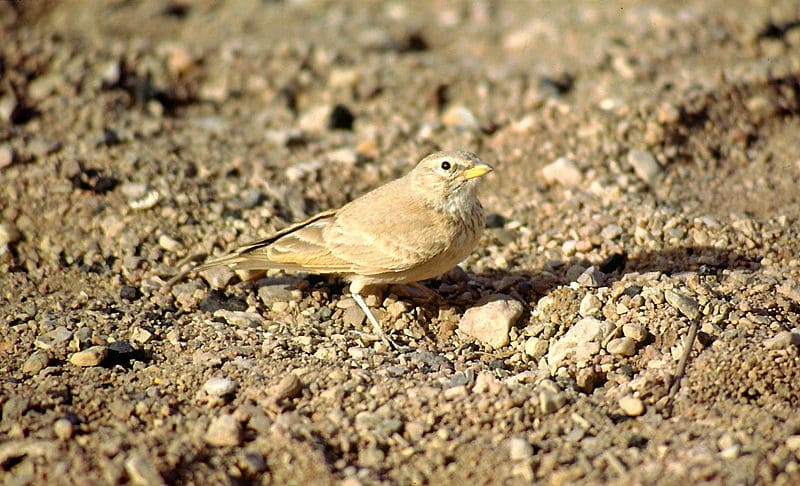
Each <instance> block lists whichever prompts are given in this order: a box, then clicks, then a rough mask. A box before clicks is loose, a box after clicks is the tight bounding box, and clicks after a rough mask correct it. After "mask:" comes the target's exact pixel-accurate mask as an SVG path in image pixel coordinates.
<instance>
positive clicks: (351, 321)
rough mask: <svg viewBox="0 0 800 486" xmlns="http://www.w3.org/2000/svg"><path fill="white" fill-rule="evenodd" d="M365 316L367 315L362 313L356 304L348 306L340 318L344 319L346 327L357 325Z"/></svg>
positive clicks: (362, 321) (360, 323) (361, 322)
mask: <svg viewBox="0 0 800 486" xmlns="http://www.w3.org/2000/svg"><path fill="white" fill-rule="evenodd" d="M366 318H367V316H366V315H364V312H363V311H362V310H361V308H360V307H357V306H353V307H348V308H347V309H345V310H344V313H343V314H342V320H343V321H344V324H345V326H348V327H359V326H361V325H362V324H363V323H364V320H365V319H366Z"/></svg>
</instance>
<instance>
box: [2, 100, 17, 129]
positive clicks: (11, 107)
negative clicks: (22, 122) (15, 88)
mask: <svg viewBox="0 0 800 486" xmlns="http://www.w3.org/2000/svg"><path fill="white" fill-rule="evenodd" d="M17 106H19V103H18V102H17V97H16V96H14V94H13V93H9V94H7V95H6V96H0V121H4V122H8V123H11V122H13V116H14V112H15V111H16V110H17Z"/></svg>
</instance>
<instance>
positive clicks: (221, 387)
mask: <svg viewBox="0 0 800 486" xmlns="http://www.w3.org/2000/svg"><path fill="white" fill-rule="evenodd" d="M237 386H238V385H237V383H236V382H235V381H233V380H231V379H230V378H220V377H214V378H209V379H208V381H206V382H205V383H204V384H203V391H205V392H206V393H207V394H209V395H211V396H212V397H224V396H225V395H230V394H231V393H233V392H234V391H236V387H237Z"/></svg>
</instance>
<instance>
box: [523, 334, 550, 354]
mask: <svg viewBox="0 0 800 486" xmlns="http://www.w3.org/2000/svg"><path fill="white" fill-rule="evenodd" d="M548 346H549V343H548V342H547V340H545V339H539V338H537V337H530V338H528V339H527V340H526V341H525V354H527V355H528V356H530V357H531V358H533V359H539V358H541V357H542V356H544V355H545V354H546V353H547V347H548Z"/></svg>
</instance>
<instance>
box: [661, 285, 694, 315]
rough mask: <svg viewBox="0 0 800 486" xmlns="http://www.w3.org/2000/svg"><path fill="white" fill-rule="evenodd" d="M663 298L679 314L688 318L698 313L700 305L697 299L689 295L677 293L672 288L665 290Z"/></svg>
mask: <svg viewBox="0 0 800 486" xmlns="http://www.w3.org/2000/svg"><path fill="white" fill-rule="evenodd" d="M664 298H665V299H666V300H667V303H668V304H669V305H671V306H672V307H674V308H675V309H677V310H678V311H680V313H681V314H683V315H684V316H686V317H688V318H689V319H694V318H696V317H697V316H698V315H700V306H698V305H697V301H696V300H694V299H692V298H691V297H687V296H685V295H683V294H679V293H678V292H675V291H674V290H665V291H664Z"/></svg>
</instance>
